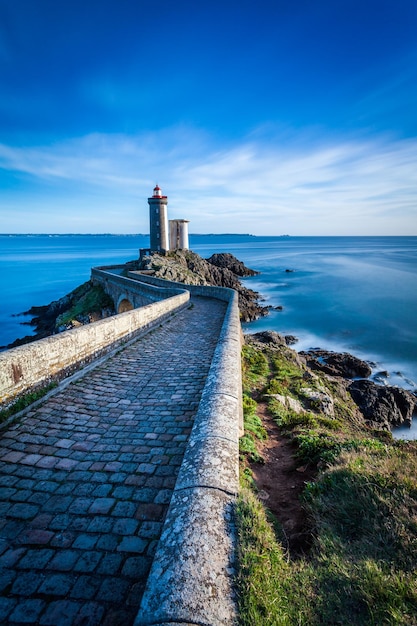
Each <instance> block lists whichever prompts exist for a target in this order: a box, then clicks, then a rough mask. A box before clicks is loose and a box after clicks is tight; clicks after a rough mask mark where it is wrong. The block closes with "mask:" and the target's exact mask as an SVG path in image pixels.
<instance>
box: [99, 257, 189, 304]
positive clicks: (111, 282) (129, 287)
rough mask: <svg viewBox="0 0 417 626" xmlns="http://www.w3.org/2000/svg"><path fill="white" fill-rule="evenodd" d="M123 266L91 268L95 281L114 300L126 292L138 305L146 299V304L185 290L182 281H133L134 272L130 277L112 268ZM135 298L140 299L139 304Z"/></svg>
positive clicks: (116, 268) (129, 274)
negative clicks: (157, 282) (121, 274)
mask: <svg viewBox="0 0 417 626" xmlns="http://www.w3.org/2000/svg"><path fill="white" fill-rule="evenodd" d="M121 267H125V266H119V265H116V266H103V267H93V268H92V270H91V280H92V281H93V283H95V284H100V285H101V286H102V287H103V288H104V290H105V291H106V293H108V295H109V296H111V297H112V298H113V299H114V300H117V298H118V294H120V293H122V292H125V293H126V295H128V296H129V297H130V298H131V299H132V304H133V305H134V306H135V307H136V306H143V303H144V301H145V300H146V302H145V304H148V303H149V302H159V300H164V299H165V298H170V297H171V296H175V295H177V294H178V293H181V292H183V291H184V285H183V284H181V283H173V282H169V281H166V280H165V281H162V282H161V284H156V283H151V282H150V281H146V280H144V281H142V280H141V282H138V280H135V281H132V278H134V277H133V276H131V274H134V272H129V273H128V277H126V276H120V275H119V274H116V273H113V271H112V270H118V269H120V268H121ZM135 298H137V299H138V300H137V302H138V303H137V304H136V300H135ZM115 305H116V302H115Z"/></svg>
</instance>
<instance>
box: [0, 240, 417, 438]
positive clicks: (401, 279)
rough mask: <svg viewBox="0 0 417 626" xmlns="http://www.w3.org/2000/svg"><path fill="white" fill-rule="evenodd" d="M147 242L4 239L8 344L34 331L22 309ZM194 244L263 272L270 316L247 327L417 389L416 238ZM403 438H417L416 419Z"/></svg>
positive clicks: (1, 309) (258, 285) (0, 250)
mask: <svg viewBox="0 0 417 626" xmlns="http://www.w3.org/2000/svg"><path fill="white" fill-rule="evenodd" d="M148 246H149V237H148V236H147V235H0V293H1V304H0V346H5V345H7V344H8V343H10V342H12V341H13V340H14V339H16V338H18V337H22V336H24V335H28V334H32V333H33V329H32V327H31V326H28V325H26V324H27V322H28V321H29V319H30V318H28V316H25V315H21V314H22V313H23V312H25V311H27V310H28V309H30V307H31V306H33V305H37V306H39V305H43V304H48V303H49V302H51V301H52V300H57V299H58V298H60V297H62V296H64V295H65V294H67V293H69V292H70V291H71V290H72V289H74V288H75V287H77V286H78V285H80V284H81V283H83V282H85V281H87V280H88V279H89V277H90V270H91V267H94V266H99V265H111V264H118V263H124V262H126V261H129V260H132V259H136V258H137V257H138V251H139V249H140V248H146V247H148ZM190 248H191V249H192V250H194V251H195V252H197V253H198V254H200V255H201V256H202V257H205V258H207V257H209V256H210V255H211V254H213V253H215V252H230V253H232V254H234V255H235V256H236V257H238V258H239V259H240V260H241V261H243V262H244V263H245V264H246V265H247V266H249V267H251V268H252V269H255V270H257V271H259V272H260V274H259V275H257V276H253V277H250V278H246V279H244V283H245V285H246V286H247V287H249V288H251V289H254V290H255V291H258V292H259V293H260V294H261V296H262V298H263V299H264V301H265V302H264V304H265V305H267V306H270V307H271V309H270V314H269V315H268V316H267V317H265V318H261V319H259V320H257V321H255V322H251V323H249V324H244V331H245V332H248V333H253V332H258V331H260V330H266V329H270V330H275V331H277V332H280V333H282V334H289V335H295V336H296V337H297V338H298V342H297V344H296V345H295V346H294V348H295V349H297V350H306V349H308V348H316V347H320V348H324V349H329V350H335V351H344V352H351V353H352V354H355V355H356V356H358V357H360V358H363V359H365V360H368V361H370V362H371V363H372V364H373V376H374V377H377V379H378V380H379V381H380V382H382V383H385V384H390V385H398V386H401V387H404V388H406V389H409V390H411V391H414V392H417V237H406V236H405V237H292V236H281V237H267V236H265V237H258V236H253V235H235V234H224V235H210V234H208V235H190ZM277 307H282V309H280V310H277ZM396 436H401V437H402V436H403V437H406V438H416V439H417V423H416V425H414V424H413V426H412V428H411V429H408V428H407V429H406V430H403V431H402V430H401V429H400V430H397V431H396Z"/></svg>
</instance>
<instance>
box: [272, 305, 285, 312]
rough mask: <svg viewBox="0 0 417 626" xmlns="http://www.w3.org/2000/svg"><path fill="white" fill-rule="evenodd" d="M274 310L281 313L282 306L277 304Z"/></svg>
mask: <svg viewBox="0 0 417 626" xmlns="http://www.w3.org/2000/svg"><path fill="white" fill-rule="evenodd" d="M274 310H275V311H283V310H284V307H283V306H282V304H279V305H278V306H274Z"/></svg>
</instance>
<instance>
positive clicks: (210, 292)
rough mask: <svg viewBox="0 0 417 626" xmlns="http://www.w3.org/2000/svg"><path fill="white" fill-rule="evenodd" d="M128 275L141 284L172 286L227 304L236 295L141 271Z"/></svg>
mask: <svg viewBox="0 0 417 626" xmlns="http://www.w3.org/2000/svg"><path fill="white" fill-rule="evenodd" d="M127 275H128V277H129V278H133V280H137V281H140V282H141V283H148V284H149V285H154V286H155V287H164V286H165V287H166V285H167V284H168V285H171V286H172V288H176V289H187V290H188V291H189V292H190V293H191V294H192V295H193V296H204V297H206V298H216V299H217V300H223V301H225V302H229V301H230V299H231V297H232V294H233V293H235V291H234V289H229V288H227V287H216V286H215V285H187V284H185V283H178V282H175V281H173V280H169V281H168V280H165V279H164V278H156V277H155V276H149V275H148V274H143V273H142V272H140V271H131V272H128V274H127Z"/></svg>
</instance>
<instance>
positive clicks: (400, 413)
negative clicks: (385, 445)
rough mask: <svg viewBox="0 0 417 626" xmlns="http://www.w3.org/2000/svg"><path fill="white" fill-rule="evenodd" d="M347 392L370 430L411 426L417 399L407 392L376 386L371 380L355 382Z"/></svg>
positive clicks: (398, 388)
mask: <svg viewBox="0 0 417 626" xmlns="http://www.w3.org/2000/svg"><path fill="white" fill-rule="evenodd" d="M348 390H349V392H350V395H351V396H352V398H353V400H354V402H355V404H356V405H357V406H358V408H359V410H360V411H361V413H362V415H363V416H364V418H365V420H366V421H367V423H368V425H369V426H371V427H372V428H383V429H385V430H389V429H390V428H391V427H392V426H399V425H401V424H411V419H412V416H413V412H414V411H415V409H416V406H417V399H416V398H415V397H414V396H413V394H412V393H410V392H409V391H406V390H405V389H401V388H400V387H386V386H382V385H377V384H376V383H374V382H372V381H371V380H355V381H353V382H351V383H350V385H349V387H348Z"/></svg>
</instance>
